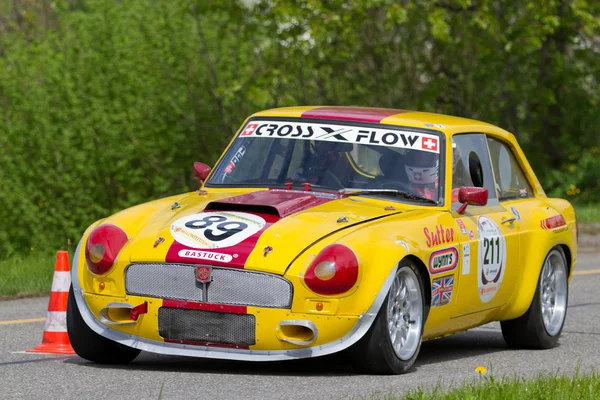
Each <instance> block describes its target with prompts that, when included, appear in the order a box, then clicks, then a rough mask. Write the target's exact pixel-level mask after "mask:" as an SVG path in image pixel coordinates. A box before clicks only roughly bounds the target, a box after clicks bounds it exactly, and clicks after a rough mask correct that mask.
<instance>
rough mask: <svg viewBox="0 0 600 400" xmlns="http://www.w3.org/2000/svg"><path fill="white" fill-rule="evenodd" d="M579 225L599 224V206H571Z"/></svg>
mask: <svg viewBox="0 0 600 400" xmlns="http://www.w3.org/2000/svg"><path fill="white" fill-rule="evenodd" d="M573 207H575V213H576V214H577V222H579V223H580V224H593V223H600V204H573Z"/></svg>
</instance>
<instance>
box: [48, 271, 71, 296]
mask: <svg viewBox="0 0 600 400" xmlns="http://www.w3.org/2000/svg"><path fill="white" fill-rule="evenodd" d="M69 286H71V273H70V272H69V271H55V272H54V278H52V289H50V290H51V291H53V292H68V291H69Z"/></svg>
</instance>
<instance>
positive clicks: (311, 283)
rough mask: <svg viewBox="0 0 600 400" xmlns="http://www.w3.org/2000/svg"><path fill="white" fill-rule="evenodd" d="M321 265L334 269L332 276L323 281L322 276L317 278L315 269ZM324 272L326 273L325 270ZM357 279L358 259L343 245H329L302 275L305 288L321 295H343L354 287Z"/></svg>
mask: <svg viewBox="0 0 600 400" xmlns="http://www.w3.org/2000/svg"><path fill="white" fill-rule="evenodd" d="M322 263H330V264H331V265H332V266H333V267H335V273H334V274H333V276H331V277H329V276H327V277H326V278H325V279H323V275H322V274H321V275H322V276H321V278H319V277H318V276H317V274H316V273H315V268H317V266H318V265H319V264H322ZM330 269H331V268H330ZM324 270H325V271H327V268H324ZM357 279H358V259H357V258H356V255H355V254H354V252H353V251H352V250H350V248H348V247H346V246H344V245H343V244H331V245H329V246H327V247H325V248H324V249H323V250H321V252H320V253H319V255H317V257H316V258H315V259H314V260H313V262H312V263H311V264H310V266H309V267H308V269H307V270H306V274H305V275H304V282H305V283H306V286H308V288H309V289H310V290H312V291H313V292H315V293H318V294H323V295H335V294H341V293H345V292H347V291H348V290H350V289H351V288H352V287H353V286H354V284H355V283H356V281H357Z"/></svg>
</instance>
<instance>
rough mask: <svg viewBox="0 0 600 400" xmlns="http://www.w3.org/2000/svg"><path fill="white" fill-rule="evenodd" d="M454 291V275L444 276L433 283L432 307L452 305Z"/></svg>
mask: <svg viewBox="0 0 600 400" xmlns="http://www.w3.org/2000/svg"><path fill="white" fill-rule="evenodd" d="M453 290H454V275H448V276H442V277H441V278H436V279H434V280H433V282H431V307H437V306H443V305H446V304H450V301H452V291H453Z"/></svg>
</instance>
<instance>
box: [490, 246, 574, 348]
mask: <svg viewBox="0 0 600 400" xmlns="http://www.w3.org/2000/svg"><path fill="white" fill-rule="evenodd" d="M568 275H569V274H568V271H567V260H566V258H565V254H564V252H563V251H562V249H561V248H560V247H555V248H553V249H552V250H550V252H549V253H548V255H547V256H546V259H545V260H544V264H543V265H542V271H541V273H540V277H539V279H538V283H537V288H536V291H535V295H534V296H533V301H532V302H531V305H530V306H529V309H528V310H527V312H526V313H525V314H523V315H522V316H521V317H519V318H516V319H512V320H509V321H502V322H501V323H500V325H501V327H502V336H504V340H505V341H506V344H508V345H509V346H510V347H516V348H527V349H550V348H552V347H555V346H556V344H557V342H558V338H559V336H560V333H561V331H562V328H563V325H564V323H565V317H566V315H567V301H568V297H569V286H568Z"/></svg>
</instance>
